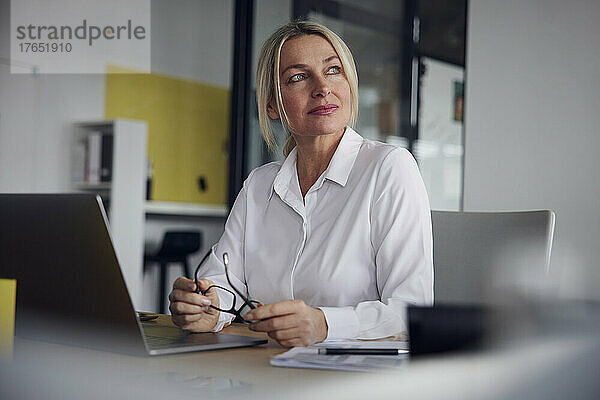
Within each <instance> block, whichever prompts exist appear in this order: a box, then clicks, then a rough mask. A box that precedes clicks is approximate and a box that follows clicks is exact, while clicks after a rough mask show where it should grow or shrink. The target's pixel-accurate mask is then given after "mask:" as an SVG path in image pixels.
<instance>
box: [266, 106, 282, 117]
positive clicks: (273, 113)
mask: <svg viewBox="0 0 600 400" xmlns="http://www.w3.org/2000/svg"><path fill="white" fill-rule="evenodd" d="M267 114H268V115H269V117H270V118H271V119H277V118H279V111H277V110H276V109H275V108H274V107H273V106H271V103H269V104H267Z"/></svg>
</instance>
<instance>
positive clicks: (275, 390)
mask: <svg viewBox="0 0 600 400" xmlns="http://www.w3.org/2000/svg"><path fill="white" fill-rule="evenodd" d="M155 322H156V323H157V324H160V325H170V326H172V325H173V324H172V322H171V318H170V316H167V315H161V316H160V317H159V319H157V320H156V321H155ZM223 333H228V334H234V335H245V336H252V337H261V338H265V339H268V340H269V342H268V343H266V344H264V345H260V346H254V347H244V348H234V349H225V350H212V351H202V352H193V353H181V354H174V355H164V356H153V357H135V356H128V355H123V354H118V353H110V352H104V351H98V350H91V349H86V348H79V347H72V346H66V345H61V344H55V343H47V342H40V341H35V340H29V339H24V338H18V337H17V338H16V339H15V358H16V359H21V360H26V363H25V364H28V362H30V363H35V365H36V367H38V368H40V369H41V370H43V371H46V370H52V371H57V370H65V371H68V370H73V369H74V368H75V369H76V371H77V372H82V371H83V372H82V374H83V377H81V378H80V380H81V381H86V380H87V379H90V378H89V377H92V376H93V377H94V380H96V379H99V380H100V381H102V380H105V381H107V382H112V381H114V380H115V377H117V380H118V377H120V378H123V379H126V378H129V379H132V380H134V381H136V380H138V381H139V380H142V381H143V382H144V384H147V383H148V382H147V381H146V379H151V380H152V382H153V383H157V382H163V384H164V385H162V386H163V387H168V386H169V385H170V386H172V387H173V391H174V392H177V386H182V385H185V384H184V383H181V382H184V381H190V382H194V381H195V382H196V383H197V382H198V380H199V379H203V378H211V379H213V378H214V379H217V380H219V382H221V384H222V382H224V381H229V382H231V384H232V386H236V387H238V389H239V390H237V392H236V391H235V390H234V391H233V394H236V393H237V394H240V393H242V394H243V396H241V397H245V398H248V395H249V393H251V395H250V398H254V397H256V398H261V399H263V398H266V397H269V398H279V396H280V395H281V396H284V398H286V399H287V398H304V396H303V393H305V391H304V390H303V388H305V387H306V385H307V382H310V383H311V387H316V386H318V385H323V386H327V387H332V386H331V383H332V380H333V381H340V382H347V383H343V384H344V385H346V388H345V389H344V390H347V385H348V384H350V387H351V386H352V382H356V378H357V377H360V376H365V375H372V374H369V373H358V372H343V371H323V370H313V369H297V368H281V367H273V366H271V365H270V364H269V361H270V359H271V357H272V356H274V355H276V354H280V353H283V352H285V351H287V349H286V348H284V347H281V346H280V345H279V344H277V342H275V341H273V340H271V339H270V338H268V336H267V335H266V334H263V333H259V332H252V331H250V330H249V329H248V328H247V326H246V325H243V324H232V325H231V326H228V327H227V328H225V329H224V330H223ZM27 361H28V362H27ZM75 366H76V367H75ZM85 371H88V373H87V374H86V373H85ZM174 382H177V383H174ZM88 384H89V382H88ZM355 384H356V383H355ZM109 386H110V385H109ZM240 386H241V388H240ZM332 388H335V389H333V390H335V391H339V389H337V385H335V386H333V387H332ZM249 389H251V390H250V392H248V390H249ZM291 389H293V390H291ZM292 392H294V393H297V397H295V396H294V395H291V393H292ZM290 396H291V397H290ZM233 397H235V396H233Z"/></svg>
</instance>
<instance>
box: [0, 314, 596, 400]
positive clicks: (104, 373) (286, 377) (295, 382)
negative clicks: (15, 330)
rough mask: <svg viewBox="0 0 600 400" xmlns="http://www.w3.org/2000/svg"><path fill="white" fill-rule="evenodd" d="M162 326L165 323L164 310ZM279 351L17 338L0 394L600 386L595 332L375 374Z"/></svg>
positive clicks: (232, 394)
mask: <svg viewBox="0 0 600 400" xmlns="http://www.w3.org/2000/svg"><path fill="white" fill-rule="evenodd" d="M158 323H160V324H170V323H171V322H170V318H169V317H167V316H161V317H160V319H159V321H158ZM224 332H226V333H230V334H244V335H248V336H258V337H260V336H261V335H262V334H260V333H255V332H251V331H249V330H248V329H247V328H246V327H245V326H243V325H232V326H230V327H228V328H226V329H225V330H224ZM283 351H285V349H283V348H282V347H280V346H279V345H277V344H276V343H275V342H273V341H269V343H267V344H265V345H261V346H257V347H251V348H239V349H228V350H217V351H207V352H197V353H184V354H178V355H168V356H158V357H133V356H126V355H121V354H113V353H107V352H102V351H96V350H89V349H83V348H76V347H70V346H65V345H59V344H51V343H45V342H38V341H32V340H26V339H22V338H17V339H16V341H15V361H14V362H13V363H12V364H11V366H10V368H0V371H1V373H0V398H2V399H13V398H14V399H16V398H18V399H30V398H36V399H38V398H39V399H86V400H89V399H111V400H113V399H128V400H129V399H138V398H139V399H144V400H147V399H161V400H164V399H188V398H189V399H195V400H198V399H201V400H205V399H210V398H219V399H221V398H236V399H237V398H240V399H244V400H251V399H261V400H263V399H286V400H287V399H302V400H305V399H309V400H312V399H327V400H335V399H344V400H347V399H361V400H368V399H371V398H372V399H381V398H405V399H411V400H412V399H444V400H450V399H461V400H462V399H482V398H485V399H504V398H506V399H508V398H511V399H513V398H519V397H520V398H523V397H526V398H528V399H538V398H539V399H545V400H547V399H548V398H568V397H569V396H568V394H569V393H584V394H588V393H594V394H597V393H598V392H594V391H593V390H595V389H597V388H598V385H599V383H598V380H597V377H596V375H597V371H598V370H600V346H599V343H598V340H597V338H596V339H595V340H588V339H586V338H563V339H560V341H558V339H552V340H542V339H538V340H534V341H532V342H524V343H519V344H516V345H514V346H513V347H511V348H508V349H502V350H495V351H490V352H485V353H478V354H471V355H457V356H452V357H442V358H440V357H437V358H432V359H429V360H424V361H419V362H414V363H410V364H407V366H406V367H405V368H401V369H400V370H395V371H383V372H380V373H357V372H341V371H322V370H309V369H291V368H276V367H272V366H270V365H269V360H270V357H271V356H273V355H275V354H279V353H281V352H283ZM0 367H3V366H2V365H0ZM197 377H214V378H217V384H219V385H221V386H222V385H223V383H224V384H225V385H227V384H229V383H232V385H231V388H229V389H225V390H221V389H218V390H212V389H207V388H205V387H203V386H202V381H201V380H200V381H199V380H198V379H195V380H194V378H197ZM574 377H576V379H574ZM182 381H186V382H182ZM582 390H583V392H582ZM523 391H525V392H523ZM519 393H520V394H521V396H519ZM523 393H527V394H526V395H525V396H523ZM561 396H562V397H561ZM579 398H590V397H586V396H580V397H579Z"/></svg>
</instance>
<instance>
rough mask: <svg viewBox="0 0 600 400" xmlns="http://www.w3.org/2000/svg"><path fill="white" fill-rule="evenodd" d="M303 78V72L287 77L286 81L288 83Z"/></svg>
mask: <svg viewBox="0 0 600 400" xmlns="http://www.w3.org/2000/svg"><path fill="white" fill-rule="evenodd" d="M304 78H305V76H304V74H296V75H292V76H290V79H288V82H289V83H292V82H300V81H301V80H304Z"/></svg>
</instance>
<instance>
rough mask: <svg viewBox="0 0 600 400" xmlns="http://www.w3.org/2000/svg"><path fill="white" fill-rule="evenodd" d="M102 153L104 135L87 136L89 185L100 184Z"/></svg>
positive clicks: (90, 134) (93, 134) (98, 133)
mask: <svg viewBox="0 0 600 400" xmlns="http://www.w3.org/2000/svg"><path fill="white" fill-rule="evenodd" d="M101 152H102V133H101V132H90V133H89V134H88V136H87V157H86V160H87V165H86V173H87V179H86V181H87V182H88V183H92V184H93V183H100V169H101V162H102V160H101V157H102V155H101Z"/></svg>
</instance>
